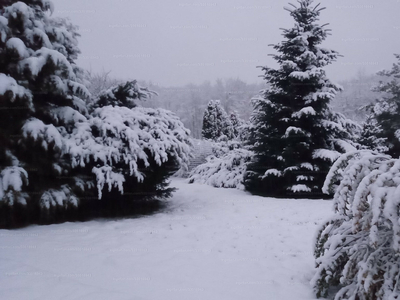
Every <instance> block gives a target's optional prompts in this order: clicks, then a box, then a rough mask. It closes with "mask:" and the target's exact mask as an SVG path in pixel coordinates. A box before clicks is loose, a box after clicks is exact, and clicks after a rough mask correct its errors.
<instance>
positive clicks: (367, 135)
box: [358, 107, 389, 153]
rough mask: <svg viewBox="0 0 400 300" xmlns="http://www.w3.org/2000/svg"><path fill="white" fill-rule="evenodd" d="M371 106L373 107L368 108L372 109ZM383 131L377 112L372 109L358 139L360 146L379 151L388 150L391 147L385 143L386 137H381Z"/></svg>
mask: <svg viewBox="0 0 400 300" xmlns="http://www.w3.org/2000/svg"><path fill="white" fill-rule="evenodd" d="M371 108H373V107H368V110H371ZM382 131H383V130H382V128H381V126H380V125H379V124H378V122H377V120H376V117H375V114H374V113H373V111H372V112H371V111H370V112H369V113H368V115H367V118H366V120H365V121H364V123H363V124H362V130H361V135H360V137H359V139H358V143H359V144H360V146H361V147H360V148H362V149H369V150H373V151H376V152H379V153H385V152H387V151H388V150H389V148H388V147H387V146H386V145H385V144H386V138H384V137H381V136H382Z"/></svg>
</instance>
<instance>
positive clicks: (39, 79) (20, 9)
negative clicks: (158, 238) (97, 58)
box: [0, 0, 190, 227]
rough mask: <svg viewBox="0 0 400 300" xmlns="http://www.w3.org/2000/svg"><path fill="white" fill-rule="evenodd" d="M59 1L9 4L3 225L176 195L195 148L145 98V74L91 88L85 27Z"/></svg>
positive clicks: (4, 22)
mask: <svg viewBox="0 0 400 300" xmlns="http://www.w3.org/2000/svg"><path fill="white" fill-rule="evenodd" d="M52 10H53V6H52V5H51V3H50V2H49V1H47V0H32V1H19V2H17V1H8V4H7V5H4V4H1V5H0V108H1V109H0V128H1V129H2V130H0V143H1V144H2V147H1V148H0V181H1V184H0V227H3V226H18V225H23V224H26V223H30V222H47V223H48V222H57V221H60V220H68V219H69V218H74V217H75V216H74V214H75V213H76V212H78V215H80V216H81V217H82V219H85V218H88V217H90V214H91V213H92V212H93V211H96V210H97V207H98V206H103V205H104V204H100V203H104V202H107V203H108V204H107V207H106V208H107V210H108V209H111V210H112V209H114V208H117V209H119V210H121V211H124V210H126V209H125V208H128V207H129V206H130V205H131V204H124V202H123V201H125V202H132V201H127V200H140V199H149V198H150V199H154V198H160V197H167V196H169V195H170V193H171V191H172V189H171V188H168V181H167V178H168V176H169V175H171V174H172V173H173V172H174V171H175V170H176V169H177V168H179V165H180V164H185V163H186V162H187V160H188V155H189V152H190V141H189V131H188V130H186V129H185V128H184V126H183V124H182V123H181V122H180V120H179V119H178V118H177V117H176V116H175V115H174V114H173V113H171V112H169V111H166V110H163V109H150V108H142V107H137V103H136V101H137V100H142V99H145V98H148V97H150V96H151V95H152V94H153V93H152V92H151V91H149V90H147V89H146V88H143V87H140V86H139V85H138V84H137V82H136V81H129V82H127V83H124V84H120V85H117V86H115V87H112V88H109V89H107V90H106V91H103V92H100V93H99V96H98V97H92V96H91V95H90V93H89V91H88V90H87V88H86V86H85V81H84V72H83V71H82V70H81V69H80V68H79V67H78V66H77V65H76V64H75V62H74V61H75V59H76V58H77V55H78V54H79V49H78V47H77V40H76V38H77V36H78V33H77V32H76V27H75V26H73V25H72V24H70V23H69V22H68V21H66V20H65V19H59V18H54V17H52V16H51V14H50V12H51V11H52ZM100 198H101V199H102V200H104V201H94V199H100ZM113 201H114V202H113ZM124 205H125V206H124ZM81 207H83V208H81Z"/></svg>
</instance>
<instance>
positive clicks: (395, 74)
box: [373, 54, 400, 157]
mask: <svg viewBox="0 0 400 300" xmlns="http://www.w3.org/2000/svg"><path fill="white" fill-rule="evenodd" d="M395 57H396V59H397V60H398V61H397V62H396V63H394V64H393V66H392V69H391V70H390V71H381V72H379V73H378V75H380V76H384V77H385V78H386V79H387V80H386V81H381V82H380V84H379V85H378V86H377V87H376V88H375V89H374V90H375V91H376V92H380V93H382V95H383V96H382V98H380V99H378V100H377V102H376V103H375V105H374V107H373V115H374V118H375V119H376V121H377V124H378V125H379V127H380V132H379V133H378V134H377V137H378V138H384V139H386V142H385V145H386V146H387V147H388V148H389V149H388V151H387V153H388V154H390V155H391V156H393V157H399V156H400V118H399V114H400V82H399V78H400V54H395Z"/></svg>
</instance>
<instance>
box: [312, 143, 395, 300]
mask: <svg viewBox="0 0 400 300" xmlns="http://www.w3.org/2000/svg"><path fill="white" fill-rule="evenodd" d="M324 192H325V193H328V192H335V195H334V199H333V201H334V208H335V215H334V216H333V217H332V218H330V219H329V220H328V221H327V222H325V223H324V224H323V226H322V227H321V228H320V229H319V231H318V234H317V238H316V242H315V257H316V267H317V272H316V274H315V276H314V278H313V280H312V283H313V285H314V289H315V292H316V295H317V296H318V297H327V296H333V297H334V299H335V300H341V299H371V300H373V299H398V298H399V297H400V286H399V284H400V223H399V220H400V210H399V207H400V160H399V159H393V158H391V157H390V156H388V155H384V154H378V153H376V152H370V151H367V150H362V151H355V152H351V153H347V154H344V155H343V156H341V157H340V158H339V159H338V160H337V161H336V162H335V163H334V165H333V166H332V168H331V170H330V171H329V173H328V176H327V179H326V181H325V184H324ZM332 294H333V295H332Z"/></svg>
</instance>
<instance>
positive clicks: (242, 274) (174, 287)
mask: <svg viewBox="0 0 400 300" xmlns="http://www.w3.org/2000/svg"><path fill="white" fill-rule="evenodd" d="M172 185H174V186H176V187H178V188H179V191H177V192H176V193H175V195H174V197H173V199H171V200H170V202H171V209H170V210H169V211H168V212H163V213H158V214H155V215H152V216H148V217H144V218H137V219H124V220H118V221H102V220H100V221H90V222H86V223H65V224H59V225H50V226H31V227H28V228H24V229H20V230H12V231H11V230H0V299H13V300H14V299H21V300H22V299H23V300H27V299H40V300H45V299H49V300H56V299H76V300H78V299H79V300H86V299H93V300H128V299H129V300H145V299H146V300H180V299H182V300H194V299H199V300H200V299H202V300H245V299H251V300H261V299H266V300H293V299H296V300H302V299H304V300H310V299H315V297H314V296H313V293H312V290H311V287H310V285H309V280H310V279H311V276H312V275H313V267H314V260H313V256H312V239H313V236H314V233H315V230H316V228H317V224H319V223H321V221H322V220H324V219H326V218H327V217H328V216H329V215H330V214H331V205H332V202H331V201H323V200H289V199H271V198H261V197H256V196H251V195H249V194H247V193H245V192H242V191H238V190H233V189H216V188H213V187H210V186H206V185H199V184H191V185H189V184H187V183H186V182H185V181H184V180H182V179H173V182H172Z"/></svg>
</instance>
